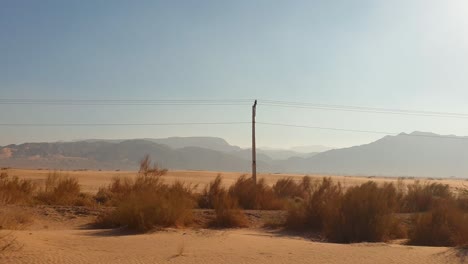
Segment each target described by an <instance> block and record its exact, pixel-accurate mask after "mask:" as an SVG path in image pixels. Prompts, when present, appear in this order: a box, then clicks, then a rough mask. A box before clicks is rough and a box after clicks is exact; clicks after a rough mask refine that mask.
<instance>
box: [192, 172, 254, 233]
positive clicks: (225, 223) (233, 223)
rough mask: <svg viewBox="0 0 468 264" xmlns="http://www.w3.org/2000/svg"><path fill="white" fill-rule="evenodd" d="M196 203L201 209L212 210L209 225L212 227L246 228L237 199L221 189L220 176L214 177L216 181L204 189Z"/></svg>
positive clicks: (245, 221)
mask: <svg viewBox="0 0 468 264" xmlns="http://www.w3.org/2000/svg"><path fill="white" fill-rule="evenodd" d="M198 203H199V206H200V207H202V208H214V210H215V219H214V220H213V221H212V223H211V225H212V226H215V227H246V226H247V218H246V217H245V214H244V212H242V210H240V208H239V205H238V203H237V199H236V198H234V197H232V196H231V193H228V191H227V190H226V188H224V187H223V185H222V178H221V175H218V176H216V179H214V180H213V181H212V182H210V183H209V184H208V186H206V187H205V189H204V190H203V193H202V195H201V196H200V198H199V202H198Z"/></svg>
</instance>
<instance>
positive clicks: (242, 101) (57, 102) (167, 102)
mask: <svg viewBox="0 0 468 264" xmlns="http://www.w3.org/2000/svg"><path fill="white" fill-rule="evenodd" d="M250 102H251V100H250V99H186V100H122V99H52V100H51V99H0V104H3V105H223V106H224V105H247V104H250Z"/></svg>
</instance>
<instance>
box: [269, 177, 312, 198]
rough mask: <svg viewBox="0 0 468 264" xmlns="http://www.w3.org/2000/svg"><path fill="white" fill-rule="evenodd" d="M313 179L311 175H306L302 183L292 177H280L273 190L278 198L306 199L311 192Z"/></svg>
mask: <svg viewBox="0 0 468 264" xmlns="http://www.w3.org/2000/svg"><path fill="white" fill-rule="evenodd" d="M311 186H312V180H311V178H310V177H309V176H304V177H303V178H302V180H301V182H300V183H297V182H296V181H294V179H292V178H286V179H279V180H278V181H277V182H276V183H275V184H274V185H273V187H272V188H273V192H274V193H275V195H276V196H277V197H278V198H281V199H288V198H302V199H304V198H305V197H306V196H307V194H308V193H309V192H310V190H311Z"/></svg>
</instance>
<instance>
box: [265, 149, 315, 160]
mask: <svg viewBox="0 0 468 264" xmlns="http://www.w3.org/2000/svg"><path fill="white" fill-rule="evenodd" d="M257 153H259V154H263V155H266V156H268V157H269V158H270V159H275V160H286V159H289V158H292V157H300V158H308V157H312V156H314V155H316V154H317V153H318V152H309V153H304V152H297V151H292V150H285V149H263V148H260V149H258V150H257Z"/></svg>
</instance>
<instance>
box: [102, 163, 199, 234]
mask: <svg viewBox="0 0 468 264" xmlns="http://www.w3.org/2000/svg"><path fill="white" fill-rule="evenodd" d="M149 163H150V160H149V159H148V158H145V159H144V160H143V161H142V162H141V166H140V172H139V174H138V176H137V177H136V179H135V180H130V179H125V180H123V181H121V180H119V179H114V181H113V183H112V184H111V185H110V186H109V187H107V189H106V188H103V189H102V191H101V193H106V194H108V195H109V200H108V202H110V203H112V204H114V205H115V206H116V209H115V210H114V211H113V212H111V213H110V214H107V215H104V216H101V217H100V218H99V219H98V220H97V224H98V225H101V226H104V227H114V226H119V227H128V228H130V229H133V230H137V231H148V230H150V229H152V228H154V227H157V226H161V227H166V226H183V225H186V224H187V223H188V222H190V221H191V218H192V209H193V208H194V206H195V200H194V196H193V187H192V186H190V185H186V184H184V183H181V182H175V183H173V184H171V185H168V184H165V183H164V182H163V180H162V178H161V176H162V175H164V174H165V173H166V170H161V169H159V168H158V167H157V166H153V167H151V166H150V165H149Z"/></svg>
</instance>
